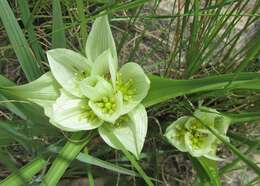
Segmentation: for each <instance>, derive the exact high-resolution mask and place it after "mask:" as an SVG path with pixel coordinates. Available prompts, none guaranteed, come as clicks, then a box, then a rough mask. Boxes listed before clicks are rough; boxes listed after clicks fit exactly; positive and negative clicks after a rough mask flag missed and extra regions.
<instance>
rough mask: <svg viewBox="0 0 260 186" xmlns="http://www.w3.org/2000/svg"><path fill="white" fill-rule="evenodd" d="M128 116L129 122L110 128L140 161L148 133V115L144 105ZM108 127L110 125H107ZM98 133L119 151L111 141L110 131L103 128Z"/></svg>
mask: <svg viewBox="0 0 260 186" xmlns="http://www.w3.org/2000/svg"><path fill="white" fill-rule="evenodd" d="M128 116H129V121H127V122H125V123H122V124H121V125H120V126H118V127H113V126H110V129H111V130H110V132H112V133H113V134H114V135H115V136H116V137H117V138H118V140H119V141H120V142H121V143H122V144H123V145H124V147H125V148H126V149H127V150H128V151H130V152H131V153H133V154H134V155H135V156H136V157H137V158H138V159H139V157H140V153H141V151H142V148H143V145H144V141H145V137H146V133H147V127H148V120H147V113H146V110H145V108H144V106H143V105H138V106H137V107H136V108H135V109H134V110H133V111H131V112H130V113H129V115H128ZM106 125H109V124H108V123H107V124H106ZM98 131H99V134H100V136H101V137H102V139H103V140H104V141H105V142H106V143H107V144H108V145H109V146H111V147H113V148H116V149H119V147H117V146H116V144H115V143H114V142H113V140H111V139H110V137H109V136H110V135H109V134H108V132H109V131H107V130H105V129H104V128H103V127H102V126H101V127H100V128H99V129H98Z"/></svg>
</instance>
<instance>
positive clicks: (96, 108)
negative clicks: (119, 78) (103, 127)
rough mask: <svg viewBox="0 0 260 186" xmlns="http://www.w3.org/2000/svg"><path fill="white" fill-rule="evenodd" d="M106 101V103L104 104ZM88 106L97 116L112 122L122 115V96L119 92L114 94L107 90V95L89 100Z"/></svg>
mask: <svg viewBox="0 0 260 186" xmlns="http://www.w3.org/2000/svg"><path fill="white" fill-rule="evenodd" d="M107 103H108V105H106V104H107ZM113 105H114V106H113ZM89 106H90V108H91V109H92V110H93V112H94V113H95V114H96V115H97V116H98V117H99V118H101V119H102V120H104V121H106V122H110V123H114V122H115V121H116V120H117V119H118V118H119V117H120V116H121V115H122V114H121V111H122V106H123V97H122V94H121V93H120V92H118V93H116V94H113V92H107V95H106V96H104V97H102V98H100V99H99V100H95V101H93V100H90V101H89ZM112 106H113V108H112ZM110 111H111V112H110Z"/></svg>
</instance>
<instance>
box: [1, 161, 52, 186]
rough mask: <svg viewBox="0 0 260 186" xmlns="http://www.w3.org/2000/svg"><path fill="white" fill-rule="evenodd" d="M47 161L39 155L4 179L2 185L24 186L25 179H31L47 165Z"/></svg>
mask: <svg viewBox="0 0 260 186" xmlns="http://www.w3.org/2000/svg"><path fill="white" fill-rule="evenodd" d="M46 164H47V162H46V160H44V159H43V158H41V157H39V158H36V159H34V160H33V161H31V162H30V163H29V164H27V165H25V166H24V167H22V168H21V169H20V170H19V171H18V172H15V173H13V174H11V175H10V176H8V177H7V178H5V179H4V180H2V181H1V182H0V186H14V185H15V186H22V185H24V181H25V180H26V181H28V182H29V181H31V179H32V177H33V176H34V175H35V174H37V173H38V172H39V171H40V170H42V169H43V168H44V167H45V166H46Z"/></svg>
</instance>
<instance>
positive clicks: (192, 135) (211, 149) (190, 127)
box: [165, 107, 231, 160]
mask: <svg viewBox="0 0 260 186" xmlns="http://www.w3.org/2000/svg"><path fill="white" fill-rule="evenodd" d="M230 122H231V120H230V119H229V118H228V117H226V116H223V115H221V114H220V113H219V112H218V111H217V110H215V109H210V108H206V107H200V108H199V109H198V110H196V111H195V112H194V114H193V116H190V117H189V116H183V117H181V118H179V119H178V120H176V121H175V122H173V123H172V124H171V125H170V126H168V127H167V129H166V132H165V137H166V138H167V140H168V141H169V143H171V144H172V145H173V146H175V147H176V148H177V149H178V150H180V151H182V152H189V153H190V154H191V155H192V156H194V157H201V156H204V157H206V158H209V159H213V160H221V158H219V157H217V156H216V150H217V145H218V144H219V143H220V141H219V140H218V139H217V137H216V136H215V135H213V134H212V133H211V132H210V131H209V130H208V129H207V128H206V127H205V125H207V126H208V127H211V128H212V129H214V130H216V131H217V132H218V133H219V134H220V135H222V136H223V137H225V138H226V139H228V138H227V137H226V133H227V129H228V126H229V124H230Z"/></svg>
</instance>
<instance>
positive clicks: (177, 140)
mask: <svg viewBox="0 0 260 186" xmlns="http://www.w3.org/2000/svg"><path fill="white" fill-rule="evenodd" d="M188 120H189V117H188V116H183V117H180V118H179V119H178V120H176V121H174V122H173V123H172V124H171V125H169V126H168V127H167V129H166V132H165V134H164V136H165V137H166V138H167V140H168V142H169V143H171V144H172V145H173V146H175V147H176V148H177V149H178V150H180V151H182V152H187V148H186V145H185V133H186V132H187V131H186V129H185V123H186V122H187V121H188Z"/></svg>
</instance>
